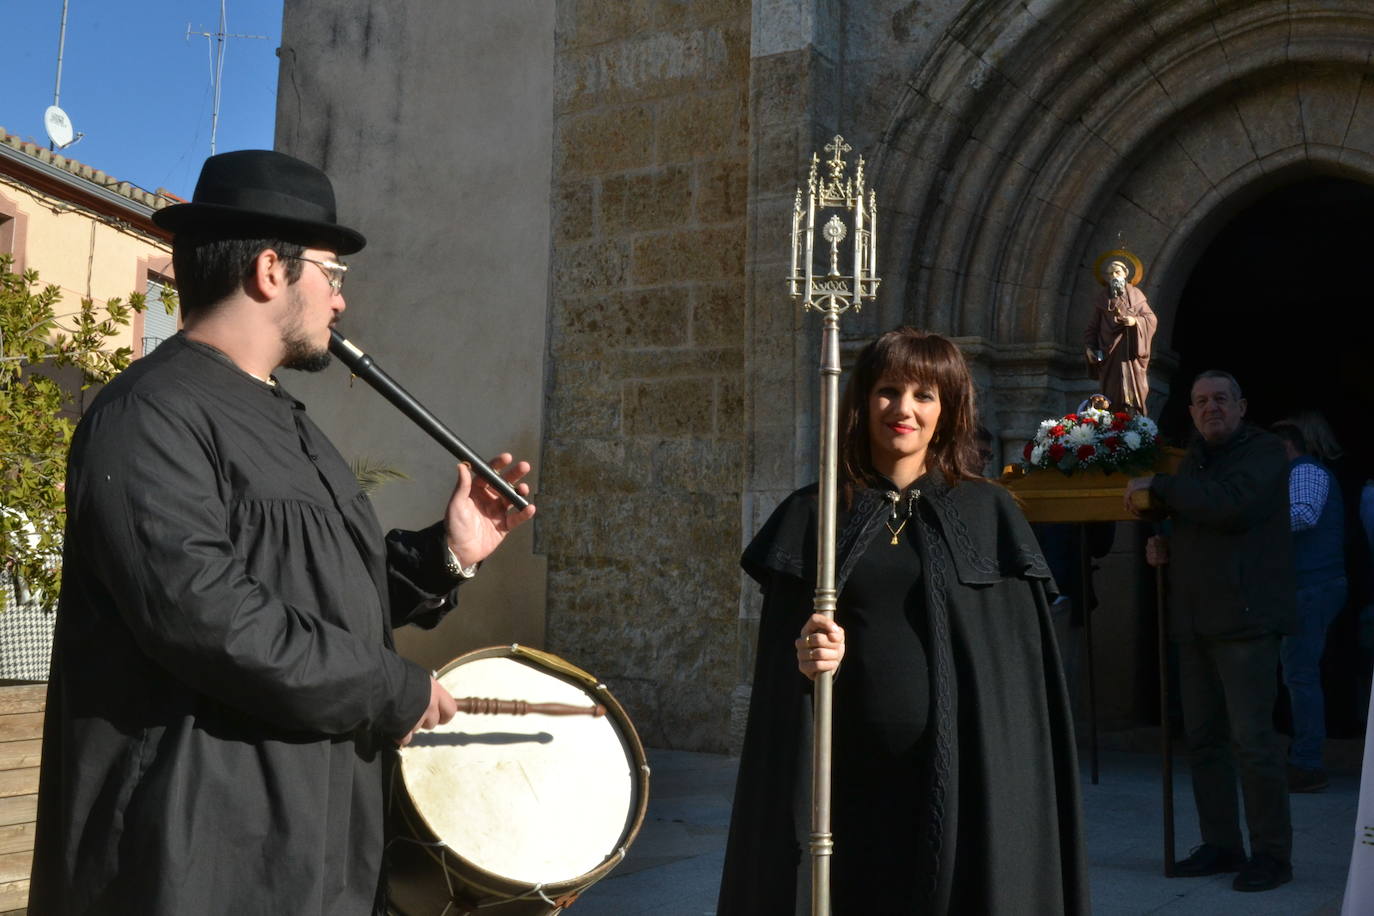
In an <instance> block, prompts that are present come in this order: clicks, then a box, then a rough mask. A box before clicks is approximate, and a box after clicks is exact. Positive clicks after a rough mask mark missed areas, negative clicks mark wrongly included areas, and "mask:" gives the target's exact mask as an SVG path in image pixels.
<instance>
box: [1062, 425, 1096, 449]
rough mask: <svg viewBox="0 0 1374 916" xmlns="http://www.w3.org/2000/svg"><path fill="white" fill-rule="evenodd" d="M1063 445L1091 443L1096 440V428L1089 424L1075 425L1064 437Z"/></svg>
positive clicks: (1075, 445)
mask: <svg viewBox="0 0 1374 916" xmlns="http://www.w3.org/2000/svg"><path fill="white" fill-rule="evenodd" d="M1064 440H1065V441H1064V444H1065V445H1072V446H1074V447H1075V448H1076V447H1077V446H1080V445H1092V444H1093V443H1094V442H1095V441H1096V440H1097V430H1095V429H1093V428H1092V427H1091V426H1075V427H1074V428H1073V429H1071V430H1069V434H1068V435H1067V436H1065V437H1064Z"/></svg>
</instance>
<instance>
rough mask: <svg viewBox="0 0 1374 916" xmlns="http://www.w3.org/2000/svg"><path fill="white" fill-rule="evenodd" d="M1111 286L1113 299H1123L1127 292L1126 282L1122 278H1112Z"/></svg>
mask: <svg viewBox="0 0 1374 916" xmlns="http://www.w3.org/2000/svg"><path fill="white" fill-rule="evenodd" d="M1109 286H1110V287H1111V290H1112V298H1114V299H1119V298H1121V295H1122V294H1123V293H1125V292H1126V281H1125V280H1123V279H1121V278H1120V277H1112V279H1111V283H1110V284H1109Z"/></svg>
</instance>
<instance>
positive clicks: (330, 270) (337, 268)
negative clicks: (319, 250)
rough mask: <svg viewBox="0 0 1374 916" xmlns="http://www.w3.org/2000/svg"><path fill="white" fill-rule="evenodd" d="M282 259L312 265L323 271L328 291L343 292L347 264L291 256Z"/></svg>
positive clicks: (284, 256) (285, 255)
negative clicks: (327, 282) (327, 283)
mask: <svg viewBox="0 0 1374 916" xmlns="http://www.w3.org/2000/svg"><path fill="white" fill-rule="evenodd" d="M282 258H284V259H286V260H288V261H307V262H309V263H311V264H314V265H315V266H316V267H318V268H319V269H320V270H322V271H324V278H325V279H326V280H328V281H329V288H330V289H332V290H333V291H334V292H336V293H338V292H342V291H343V281H344V274H346V273H348V265H347V264H340V263H339V262H338V261H317V260H315V259H314V258H302V257H300V256H298V255H293V254H284V255H282Z"/></svg>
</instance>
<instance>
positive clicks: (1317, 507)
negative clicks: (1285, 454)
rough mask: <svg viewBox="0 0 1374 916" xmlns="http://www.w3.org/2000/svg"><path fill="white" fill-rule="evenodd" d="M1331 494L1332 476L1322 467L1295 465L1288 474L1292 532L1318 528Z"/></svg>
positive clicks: (1306, 464) (1304, 464) (1305, 464)
mask: <svg viewBox="0 0 1374 916" xmlns="http://www.w3.org/2000/svg"><path fill="white" fill-rule="evenodd" d="M1329 492H1331V475H1330V474H1328V473H1327V472H1326V471H1325V470H1323V469H1322V468H1321V466H1320V465H1316V464H1308V463H1303V464H1299V465H1294V467H1293V470H1292V471H1291V472H1289V474H1288V507H1289V521H1290V524H1291V527H1292V530H1294V531H1306V530H1307V529H1308V528H1315V527H1316V526H1317V519H1319V518H1321V514H1322V509H1323V508H1324V507H1325V506H1326V495H1327V494H1328V493H1329Z"/></svg>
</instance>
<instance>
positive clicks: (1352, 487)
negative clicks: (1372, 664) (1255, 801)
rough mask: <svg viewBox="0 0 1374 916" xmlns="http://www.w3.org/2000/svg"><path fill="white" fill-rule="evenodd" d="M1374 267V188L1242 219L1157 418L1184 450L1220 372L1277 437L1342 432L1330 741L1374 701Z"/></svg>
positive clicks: (1200, 289) (1195, 306)
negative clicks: (1369, 487) (1342, 578)
mask: <svg viewBox="0 0 1374 916" xmlns="http://www.w3.org/2000/svg"><path fill="white" fill-rule="evenodd" d="M1372 256H1374V188H1372V187H1369V186H1368V185H1364V184H1360V183H1358V182H1355V181H1350V180H1346V179H1341V178H1332V177H1323V178H1313V179H1309V180H1305V181H1300V182H1296V183H1293V184H1289V185H1286V186H1284V187H1282V188H1280V189H1278V190H1276V191H1273V192H1271V193H1270V194H1268V195H1267V196H1265V197H1263V198H1262V199H1260V200H1258V201H1256V202H1255V203H1254V204H1253V205H1251V206H1250V207H1248V208H1247V209H1245V210H1244V211H1242V212H1241V213H1239V214H1237V215H1236V216H1235V217H1234V218H1233V219H1232V220H1231V221H1230V222H1229V223H1228V224H1227V225H1226V226H1224V227H1223V228H1222V229H1221V231H1220V232H1219V233H1218V234H1217V236H1216V237H1215V238H1214V239H1213V240H1212V241H1211V243H1210V244H1209V245H1208V247H1207V249H1206V251H1205V253H1204V254H1203V255H1202V257H1201V258H1200V259H1199V261H1198V262H1197V266H1196V267H1195V268H1194V270H1193V273H1192V275H1191V277H1190V278H1189V280H1188V283H1187V286H1186V287H1184V290H1183V293H1182V295H1181V296H1180V298H1179V302H1178V305H1177V321H1176V324H1175V328H1174V333H1173V340H1172V341H1170V342H1169V343H1170V346H1171V347H1172V348H1173V349H1174V350H1175V351H1176V352H1177V353H1178V354H1179V356H1180V365H1179V370H1178V373H1177V375H1176V376H1175V377H1174V380H1173V383H1172V384H1171V385H1170V396H1169V400H1168V403H1167V404H1166V405H1165V407H1164V409H1163V410H1162V411H1161V413H1160V417H1159V422H1160V428H1161V431H1162V432H1163V433H1164V434H1165V435H1166V436H1167V437H1169V438H1170V439H1172V440H1173V441H1175V442H1183V441H1186V439H1187V437H1188V434H1189V433H1190V432H1191V430H1192V423H1191V420H1190V419H1189V417H1188V411H1187V398H1188V386H1189V382H1190V381H1191V379H1192V378H1193V377H1194V376H1195V375H1196V374H1197V373H1198V372H1201V371H1203V370H1205V369H1213V368H1215V369H1224V370H1226V371H1228V372H1230V373H1232V374H1233V375H1235V376H1236V378H1237V380H1238V381H1239V382H1240V384H1241V386H1242V388H1243V389H1244V394H1245V397H1246V399H1247V401H1248V412H1247V415H1246V418H1247V419H1248V420H1250V421H1251V422H1254V423H1258V424H1260V425H1262V426H1268V425H1269V424H1271V423H1273V422H1274V421H1276V420H1279V419H1281V418H1283V417H1284V416H1286V415H1287V414H1289V413H1291V412H1292V411H1295V410H1298V409H1302V408H1312V409H1317V410H1320V411H1321V412H1322V413H1323V414H1324V415H1325V416H1326V418H1327V421H1328V422H1329V423H1330V424H1331V426H1332V428H1333V429H1334V430H1335V433H1336V436H1337V438H1338V439H1339V441H1340V443H1341V445H1342V447H1343V448H1344V449H1345V456H1344V457H1343V458H1342V459H1341V460H1340V461H1339V462H1337V464H1336V466H1335V468H1334V471H1335V473H1336V476H1337V479H1338V480H1339V481H1340V484H1341V488H1342V491H1343V495H1344V504H1345V507H1346V523H1347V531H1348V532H1349V534H1350V537H1349V538H1348V540H1349V541H1350V545H1351V546H1350V549H1349V550H1348V551H1347V571H1348V573H1349V574H1350V585H1351V596H1350V600H1349V601H1348V602H1347V606H1346V608H1345V610H1344V611H1343V612H1342V614H1341V616H1340V617H1339V618H1338V619H1337V620H1336V622H1335V623H1334V624H1333V625H1332V628H1331V631H1330V633H1329V634H1328V639H1327V650H1326V657H1325V661H1324V665H1323V669H1324V683H1325V687H1326V697H1327V725H1328V734H1329V735H1330V736H1331V737H1333V738H1339V737H1353V736H1355V735H1358V734H1360V733H1361V732H1362V731H1363V727H1364V721H1365V720H1364V716H1363V712H1364V703H1365V701H1366V700H1367V697H1368V681H1367V680H1365V678H1367V677H1368V666H1369V658H1368V657H1366V654H1365V653H1362V652H1361V651H1360V649H1359V643H1358V638H1357V635H1358V614H1359V609H1360V607H1361V606H1362V605H1363V604H1365V603H1367V602H1368V601H1370V600H1372V599H1374V589H1371V581H1370V578H1371V577H1370V569H1369V566H1370V563H1369V553H1368V551H1367V549H1366V548H1365V547H1364V545H1363V544H1362V540H1363V539H1362V538H1361V537H1358V535H1359V534H1360V529H1359V513H1358V500H1359V491H1360V487H1361V485H1362V484H1363V483H1364V481H1365V480H1366V479H1370V478H1374V435H1371V434H1370V424H1371V422H1372V421H1374V336H1371V332H1372V331H1374V322H1372V321H1371V316H1372V315H1374V272H1371V269H1370V267H1371V263H1374V257H1372ZM1282 693H1283V692H1282V691H1281V694H1282ZM1285 699H1286V697H1285Z"/></svg>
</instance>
